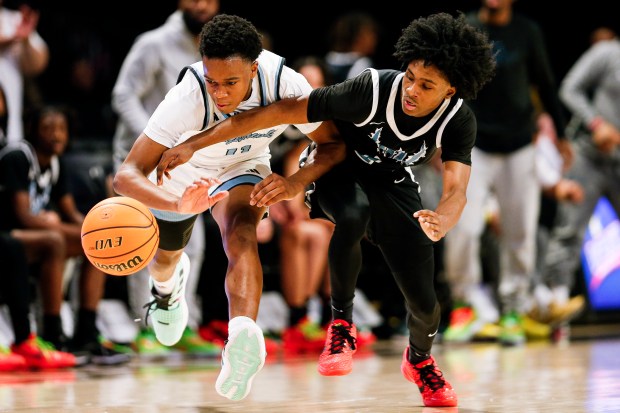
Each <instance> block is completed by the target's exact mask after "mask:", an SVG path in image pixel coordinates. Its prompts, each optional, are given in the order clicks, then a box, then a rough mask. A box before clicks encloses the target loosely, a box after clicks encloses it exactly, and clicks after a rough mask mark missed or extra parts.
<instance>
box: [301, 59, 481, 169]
mask: <svg viewBox="0 0 620 413" xmlns="http://www.w3.org/2000/svg"><path fill="white" fill-rule="evenodd" d="M403 75H404V73H403V72H400V71H396V70H375V69H367V70H365V71H364V72H362V73H361V74H360V75H359V76H357V77H355V78H352V79H349V80H347V81H345V82H342V83H339V84H336V85H333V86H329V87H326V88H319V89H315V90H313V91H312V93H311V94H310V99H309V106H308V120H309V121H310V122H317V121H323V120H328V119H331V120H333V121H334V122H335V124H336V126H337V128H338V130H339V132H340V134H341V135H342V137H343V139H344V140H345V142H346V144H347V153H348V159H349V161H350V162H354V163H356V164H357V165H359V166H368V167H372V168H373V170H375V171H380V170H383V171H394V170H396V169H400V168H407V167H412V166H415V165H421V164H423V163H426V162H428V161H430V160H431V158H432V157H433V154H434V153H435V151H436V150H437V148H441V149H442V153H441V158H442V160H443V161H444V162H445V161H448V160H451V161H458V162H462V163H464V164H467V165H470V164H471V150H472V147H473V145H474V142H475V138H476V119H475V117H474V115H473V113H472V111H471V110H470V109H469V107H468V106H467V105H466V104H465V103H464V102H463V100H462V99H459V98H454V97H453V98H452V99H446V100H444V101H443V103H442V104H441V105H440V106H439V107H438V108H437V109H436V110H435V111H433V112H432V113H431V114H429V115H428V116H424V117H420V118H416V117H413V116H409V115H407V114H405V113H404V112H403V110H402V106H401V87H402V79H403ZM353 160H355V161H353Z"/></svg>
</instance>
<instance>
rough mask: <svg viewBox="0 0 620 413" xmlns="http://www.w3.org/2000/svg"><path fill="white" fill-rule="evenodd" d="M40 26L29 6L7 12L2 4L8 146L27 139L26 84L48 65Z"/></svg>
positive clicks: (0, 70) (0, 81)
mask: <svg viewBox="0 0 620 413" xmlns="http://www.w3.org/2000/svg"><path fill="white" fill-rule="evenodd" d="M38 23H39V12H38V11H36V10H34V9H32V8H30V7H29V6H27V5H22V6H21V7H20V9H19V10H11V9H7V8H5V7H2V0H0V85H1V86H2V87H3V89H4V91H5V93H6V100H7V106H9V107H10V108H11V111H10V112H9V119H8V127H7V131H6V135H7V139H8V141H9V142H14V141H19V140H22V139H24V123H23V121H22V113H23V108H24V80H25V79H26V78H27V77H34V76H37V75H39V74H40V73H42V72H43V71H44V70H45V68H47V65H48V62H49V50H48V47H47V43H46V42H45V40H43V38H42V37H41V36H40V35H39V33H37V31H36V27H37V24H38Z"/></svg>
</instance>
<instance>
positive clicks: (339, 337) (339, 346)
mask: <svg viewBox="0 0 620 413" xmlns="http://www.w3.org/2000/svg"><path fill="white" fill-rule="evenodd" d="M331 328H332V337H331V343H330V346H329V352H330V353H331V354H336V353H342V351H343V350H344V346H345V344H346V343H349V346H350V347H351V350H355V342H356V339H355V337H353V336H352V335H351V326H343V325H342V324H334V325H332V326H331Z"/></svg>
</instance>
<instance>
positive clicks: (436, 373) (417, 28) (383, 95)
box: [157, 13, 495, 406]
mask: <svg viewBox="0 0 620 413" xmlns="http://www.w3.org/2000/svg"><path fill="white" fill-rule="evenodd" d="M394 56H395V57H396V58H397V59H398V60H399V61H400V62H401V63H402V64H403V68H404V72H401V71H397V70H374V69H367V70H366V71H364V72H363V73H362V74H360V75H358V76H357V77H355V78H354V79H349V80H347V81H344V82H342V83H338V84H335V85H332V86H327V87H322V88H318V89H315V90H313V91H312V92H311V93H310V95H309V96H304V97H301V98H298V99H283V100H281V101H279V102H275V103H273V104H271V105H268V106H265V107H263V108H260V109H255V110H251V111H248V112H246V113H244V114H241V115H237V116H233V117H231V118H229V119H227V120H226V121H224V122H222V123H220V124H218V125H217V126H215V127H214V128H212V129H210V130H208V131H205V132H201V133H199V134H197V135H194V136H193V137H191V138H190V139H188V140H187V141H186V142H184V143H182V144H180V145H178V146H176V147H174V148H171V149H169V150H168V151H166V152H164V153H163V155H162V158H161V160H160V162H159V164H158V166H157V174H158V182H160V183H161V182H163V179H164V178H165V177H167V176H168V172H169V171H170V170H172V169H174V168H175V167H177V166H178V165H180V164H182V163H184V162H187V161H188V160H189V159H190V158H191V156H192V155H193V153H194V151H196V150H199V149H200V148H203V147H205V146H208V145H211V144H214V143H216V142H221V141H224V140H226V139H229V138H231V137H236V136H243V135H244V134H247V133H250V132H252V131H254V130H257V129H260V128H262V127H265V126H268V125H281V124H287V123H288V124H291V123H299V122H301V123H303V122H317V121H327V120H331V121H333V122H334V123H335V125H336V126H337V129H338V132H339V133H340V135H341V136H342V138H343V139H344V140H345V142H346V144H347V157H346V159H345V160H344V161H343V162H342V163H340V164H338V165H336V166H335V167H334V168H332V169H331V170H330V171H329V172H328V173H326V174H325V175H323V176H322V177H321V178H320V179H318V180H317V181H316V182H315V183H314V188H313V190H314V191H313V193H312V194H311V195H310V202H311V205H312V208H311V214H312V217H315V218H317V217H323V218H327V219H329V220H331V221H333V222H334V223H335V224H336V228H335V231H334V234H333V236H332V239H331V243H330V248H329V263H330V275H331V287H332V307H333V318H334V320H333V321H332V323H331V324H330V326H329V329H328V337H327V340H326V345H325V349H324V350H323V353H322V354H321V356H320V358H319V372H320V373H321V374H323V375H327V376H333V375H344V374H348V373H349V372H350V371H351V368H352V356H353V353H355V350H356V348H357V347H356V334H357V333H356V327H355V324H353V320H352V318H353V317H352V313H353V299H354V290H355V284H356V281H357V276H358V273H359V270H360V266H361V262H362V257H361V249H360V241H361V240H362V237H364V235H365V234H367V236H368V238H369V239H370V240H372V242H374V243H375V244H376V245H377V246H378V247H379V248H380V250H381V252H382V254H383V256H384V257H385V260H386V262H387V263H388V265H389V266H390V269H391V270H392V273H393V276H394V277H395V279H396V282H397V284H398V286H399V288H400V290H401V291H402V293H403V295H404V298H405V303H406V308H407V312H408V315H407V325H408V328H409V333H410V334H409V346H408V347H407V348H406V349H405V351H404V354H403V362H402V365H401V370H402V372H403V374H404V376H405V378H406V379H407V380H409V381H412V382H414V383H416V385H417V386H418V388H419V390H420V392H421V394H422V398H423V402H424V404H425V405H426V406H456V405H457V396H456V393H455V392H454V390H453V389H452V386H451V385H450V384H449V383H448V382H447V381H446V380H445V378H444V377H443V374H442V373H441V371H440V370H439V368H438V367H437V364H436V363H435V360H434V358H433V357H432V356H431V354H430V352H431V347H432V344H433V340H434V338H435V335H436V333H437V329H438V326H439V321H440V308H439V304H438V302H437V297H436V294H435V290H434V287H433V264H434V249H433V244H434V243H435V242H436V241H438V240H440V239H441V238H442V237H444V236H445V234H446V232H447V231H449V230H450V229H451V228H452V227H453V226H454V225H455V224H456V222H457V220H458V219H459V216H460V214H461V211H462V210H463V207H464V206H465V203H466V198H465V190H466V188H467V183H468V180H469V174H470V168H471V166H470V164H471V160H470V155H471V150H472V147H473V145H474V140H475V137H476V119H475V117H474V115H473V113H472V112H471V110H470V109H469V107H468V106H467V105H466V104H465V103H464V100H463V99H474V98H475V97H476V95H477V93H478V91H479V90H480V89H481V88H482V87H483V86H484V85H485V84H486V83H487V82H488V81H489V80H490V79H491V78H492V76H493V75H494V71H495V58H494V55H493V51H492V46H491V44H490V43H489V42H488V40H487V37H486V36H485V35H484V34H482V33H481V32H480V31H478V30H476V29H474V28H473V27H472V26H471V25H469V24H467V23H466V21H465V17H464V16H463V15H462V14H460V15H458V16H457V17H453V16H452V15H450V14H447V13H438V14H434V15H431V16H428V17H424V18H419V19H416V20H414V21H413V22H411V24H410V25H409V26H408V27H407V28H406V29H405V30H404V31H403V33H402V35H401V37H400V38H399V40H398V41H397V43H396V51H395V53H394ZM439 148H441V158H442V161H443V165H444V172H443V193H442V197H441V200H440V202H439V204H438V206H437V208H436V209H435V210H434V211H431V210H427V209H424V207H423V206H422V203H421V201H420V195H419V191H420V185H419V184H418V182H416V181H415V179H414V176H413V174H412V172H411V167H412V166H414V165H419V164H423V163H424V162H428V161H429V160H430V159H431V158H432V156H433V154H434V153H435V152H436V151H437V150H438V149H439ZM309 149H311V147H310V148H309ZM308 152H309V153H308V157H307V159H304V164H305V165H307V164H311V163H312V162H316V159H313V155H314V153H313V152H312V151H308ZM301 169H302V170H303V167H302V168H301ZM303 189H304V188H303V186H302V184H300V183H299V181H298V180H296V179H291V178H289V179H286V178H283V177H282V176H279V175H277V174H271V175H269V176H268V177H267V178H265V179H264V180H262V181H261V182H259V183H258V184H256V186H255V188H254V191H253V192H252V199H251V201H250V203H251V204H252V205H255V206H257V207H260V206H269V205H272V204H274V203H276V202H279V201H281V200H285V199H290V198H292V197H293V196H294V195H295V194H297V193H299V192H301V191H302V190H303Z"/></svg>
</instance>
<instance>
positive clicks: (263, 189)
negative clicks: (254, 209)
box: [250, 180, 276, 206]
mask: <svg viewBox="0 0 620 413" xmlns="http://www.w3.org/2000/svg"><path fill="white" fill-rule="evenodd" d="M275 188H276V186H275V185H274V184H273V182H267V181H264V180H263V181H261V182H259V183H257V184H256V185H255V187H254V190H252V193H251V194H250V205H256V206H260V205H258V204H259V203H260V202H263V201H264V198H265V196H266V195H267V194H269V193H270V192H271V191H273V190H274V189H275Z"/></svg>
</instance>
